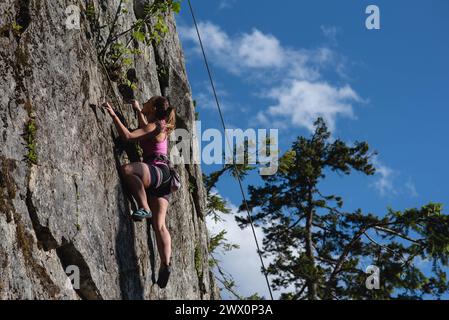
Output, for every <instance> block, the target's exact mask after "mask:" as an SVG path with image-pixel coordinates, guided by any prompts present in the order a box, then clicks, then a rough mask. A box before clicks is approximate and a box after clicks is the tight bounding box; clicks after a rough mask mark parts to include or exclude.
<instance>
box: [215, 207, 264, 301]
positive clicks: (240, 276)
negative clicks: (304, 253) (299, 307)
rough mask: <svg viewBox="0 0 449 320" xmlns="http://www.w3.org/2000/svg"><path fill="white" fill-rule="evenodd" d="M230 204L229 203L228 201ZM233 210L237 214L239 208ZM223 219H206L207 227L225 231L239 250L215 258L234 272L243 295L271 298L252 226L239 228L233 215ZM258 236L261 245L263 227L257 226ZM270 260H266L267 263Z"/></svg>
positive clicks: (239, 291) (230, 271) (228, 270)
mask: <svg viewBox="0 0 449 320" xmlns="http://www.w3.org/2000/svg"><path fill="white" fill-rule="evenodd" d="M228 204H229V202H228ZM229 207H230V209H231V210H232V213H236V212H237V211H238V210H237V207H236V206H234V205H230V206H229ZM221 217H222V219H223V221H221V222H218V223H215V222H214V221H213V220H212V219H211V218H210V217H207V218H206V222H207V227H208V229H209V232H210V233H211V234H218V233H219V232H220V231H221V230H223V229H224V230H226V231H227V234H226V238H227V239H228V240H229V242H231V243H235V244H238V245H239V246H240V248H239V249H234V250H232V251H230V252H227V253H225V254H221V253H219V252H218V253H217V254H215V256H216V258H217V259H218V260H220V265H221V267H222V268H223V269H224V270H225V271H226V272H228V273H230V274H231V275H232V277H233V278H234V280H235V282H236V286H237V292H238V293H239V294H241V295H243V296H250V295H252V294H253V293H255V292H257V293H259V294H260V295H261V296H264V297H265V298H269V297H270V295H269V292H268V289H267V286H266V282H265V277H264V275H263V273H262V272H261V265H260V259H259V256H258V254H257V249H256V244H255V242H254V237H253V233H252V231H251V228H245V229H243V230H242V229H240V227H239V226H238V225H237V222H236V221H235V219H234V214H227V215H221ZM255 230H256V236H257V238H258V241H259V244H262V241H263V237H264V236H263V232H262V230H261V228H258V227H256V228H255ZM268 263H269V261H265V264H266V265H268Z"/></svg>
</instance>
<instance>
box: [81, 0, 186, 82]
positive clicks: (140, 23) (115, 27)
mask: <svg viewBox="0 0 449 320" xmlns="http://www.w3.org/2000/svg"><path fill="white" fill-rule="evenodd" d="M124 3H127V1H125V0H121V1H120V2H119V4H118V6H117V9H116V12H115V15H114V16H113V17H107V19H106V21H107V24H106V25H101V24H100V13H99V10H98V11H97V10H96V9H95V4H94V2H93V1H92V0H88V1H87V4H86V9H85V14H86V17H87V19H88V21H89V23H90V26H91V31H92V32H93V34H94V40H95V44H96V48H97V53H98V57H99V59H100V61H101V62H102V63H104V65H105V66H106V69H107V70H108V72H109V70H117V69H119V70H121V71H120V76H119V77H117V76H116V75H112V74H110V77H111V79H115V80H114V81H120V82H122V83H123V82H125V80H126V76H125V69H126V67H129V66H130V65H132V64H133V61H134V59H133V56H134V55H138V54H141V51H139V50H137V49H130V45H131V44H132V42H133V40H134V41H135V42H136V43H142V44H144V45H150V44H151V42H153V41H154V42H156V43H158V42H160V41H161V39H162V38H163V37H164V35H165V34H166V33H167V32H168V31H169V28H168V26H167V25H166V22H165V21H166V17H167V16H168V15H169V14H170V13H171V12H175V13H179V11H180V9H181V3H180V1H174V0H156V1H154V2H152V3H150V4H147V5H145V8H144V13H145V16H144V17H143V18H142V19H138V20H136V21H135V22H134V23H133V25H132V26H131V27H130V28H128V29H125V30H123V26H122V25H121V24H120V21H123V20H122V19H120V18H121V17H122V16H124V15H128V14H131V13H130V12H129V10H128V9H126V8H123V6H122V5H123V4H124ZM105 28H106V29H107V30H108V31H109V34H108V36H107V37H106V38H104V37H103V35H104V33H103V32H102V29H105ZM134 86H135V85H134Z"/></svg>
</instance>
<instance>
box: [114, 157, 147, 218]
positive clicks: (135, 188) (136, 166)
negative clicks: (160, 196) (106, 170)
mask: <svg viewBox="0 0 449 320" xmlns="http://www.w3.org/2000/svg"><path fill="white" fill-rule="evenodd" d="M121 173H122V177H123V180H124V182H125V185H126V187H127V188H128V191H129V192H130V193H131V194H132V196H133V197H134V199H136V201H137V204H138V205H139V208H143V209H145V210H147V211H150V207H149V206H148V201H147V194H146V192H145V189H147V188H149V187H150V183H151V176H150V170H149V169H148V166H147V165H146V164H145V163H142V162H133V163H129V164H125V165H123V166H122V167H121Z"/></svg>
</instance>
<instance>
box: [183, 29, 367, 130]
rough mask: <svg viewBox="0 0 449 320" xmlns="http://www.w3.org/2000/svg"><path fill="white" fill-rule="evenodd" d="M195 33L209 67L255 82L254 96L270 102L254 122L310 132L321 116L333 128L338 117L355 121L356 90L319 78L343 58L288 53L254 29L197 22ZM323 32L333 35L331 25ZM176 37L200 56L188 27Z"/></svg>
mask: <svg viewBox="0 0 449 320" xmlns="http://www.w3.org/2000/svg"><path fill="white" fill-rule="evenodd" d="M199 29H200V33H201V36H202V39H203V43H204V44H205V48H206V53H207V55H208V56H209V60H210V61H211V63H214V64H216V65H218V66H220V67H221V68H223V69H225V70H226V71H228V72H230V73H232V74H234V75H237V76H240V77H243V78H244V79H246V80H248V79H250V80H253V81H257V89H256V90H258V91H259V93H258V94H257V95H258V97H259V98H264V99H271V100H274V104H272V105H271V106H268V107H267V108H266V109H265V110H263V111H260V112H258V113H257V112H255V114H256V119H258V120H259V124H267V123H271V124H272V123H283V122H285V119H287V120H288V122H289V123H290V125H291V126H293V127H303V128H306V129H308V130H310V131H312V130H313V122H314V121H315V120H316V118H317V117H318V116H321V117H323V118H324V119H325V121H326V122H327V124H328V125H329V127H330V129H331V130H334V129H335V127H336V122H337V118H339V117H346V118H352V119H354V118H355V116H354V110H353V105H354V104H355V103H361V102H363V100H362V99H361V98H360V97H359V95H358V94H357V93H356V92H355V90H354V89H353V88H351V87H350V86H349V85H348V84H342V85H339V86H337V85H333V84H331V83H329V82H326V81H325V80H324V79H323V75H322V71H323V70H324V69H326V68H329V67H333V68H332V70H333V71H334V72H335V73H337V74H340V71H341V70H343V69H344V66H343V64H344V62H343V59H340V58H339V56H338V55H337V54H336V53H335V52H334V51H333V50H331V49H329V48H327V47H318V48H316V49H293V48H290V47H287V46H283V45H282V44H281V42H280V41H279V40H278V39H277V38H276V37H275V36H274V35H271V34H266V33H263V32H262V31H260V30H258V29H255V28H254V29H252V30H251V32H247V33H242V34H237V35H233V36H230V35H228V34H227V33H226V32H225V31H223V30H222V29H221V28H220V27H219V26H217V25H215V24H213V23H211V22H201V23H199ZM322 31H323V33H324V34H325V35H326V36H328V37H332V36H335V35H336V34H337V33H338V29H337V28H336V27H322ZM180 34H181V38H182V39H183V41H186V42H193V43H195V44H196V45H195V46H194V48H193V50H194V51H195V52H197V53H199V52H200V51H199V50H200V49H199V46H198V40H197V35H196V31H195V29H194V28H193V27H192V28H187V27H182V26H181V28H180ZM261 92H263V93H262V94H261Z"/></svg>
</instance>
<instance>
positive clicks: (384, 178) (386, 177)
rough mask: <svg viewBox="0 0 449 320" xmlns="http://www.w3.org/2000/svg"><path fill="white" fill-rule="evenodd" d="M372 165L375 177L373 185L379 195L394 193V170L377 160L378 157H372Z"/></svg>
mask: <svg viewBox="0 0 449 320" xmlns="http://www.w3.org/2000/svg"><path fill="white" fill-rule="evenodd" d="M373 164H374V167H375V168H376V174H375V176H376V178H377V180H376V181H375V182H374V187H375V188H376V189H377V191H378V192H379V194H380V195H381V196H386V195H390V196H391V195H395V194H396V193H397V191H396V188H395V187H394V184H393V179H394V175H395V171H394V170H393V169H391V168H390V167H388V166H386V165H385V164H383V163H382V162H380V161H379V159H378V158H374V159H373Z"/></svg>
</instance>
